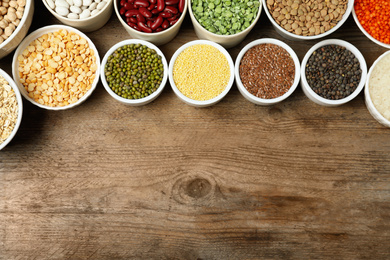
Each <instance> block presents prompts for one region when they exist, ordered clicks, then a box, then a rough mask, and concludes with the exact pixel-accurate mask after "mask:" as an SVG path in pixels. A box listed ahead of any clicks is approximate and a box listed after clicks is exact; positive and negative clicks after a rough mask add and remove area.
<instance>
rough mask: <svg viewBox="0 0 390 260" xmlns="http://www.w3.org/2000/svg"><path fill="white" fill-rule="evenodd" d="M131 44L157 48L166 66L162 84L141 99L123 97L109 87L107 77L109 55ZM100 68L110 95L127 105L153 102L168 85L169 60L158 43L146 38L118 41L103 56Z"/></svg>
mask: <svg viewBox="0 0 390 260" xmlns="http://www.w3.org/2000/svg"><path fill="white" fill-rule="evenodd" d="M129 44H142V45H144V46H147V47H149V48H150V49H153V50H155V51H156V52H157V54H158V55H160V56H161V61H162V63H163V66H164V75H163V78H162V81H161V84H160V86H159V87H158V88H157V90H156V91H155V92H153V93H152V94H150V95H149V96H146V97H144V98H140V99H127V98H123V97H121V96H119V95H117V94H116V93H115V92H114V91H113V90H112V89H111V88H110V87H109V85H108V82H107V79H106V74H105V66H106V63H107V60H108V57H109V56H110V55H111V54H112V53H113V52H114V51H115V50H117V49H118V48H119V47H122V46H125V45H129ZM100 70H101V71H100V78H101V81H102V83H103V86H104V88H105V89H106V91H107V92H108V94H110V96H111V97H113V98H114V99H116V100H117V101H120V102H122V103H124V104H126V105H130V106H142V105H146V104H148V103H150V102H152V101H153V100H155V99H156V98H157V97H158V96H159V95H160V94H161V92H162V91H163V89H164V87H165V85H166V82H167V80H168V62H167V60H166V58H165V56H164V54H163V53H162V51H161V50H160V49H159V48H158V47H157V46H156V45H154V44H153V43H150V42H148V41H144V40H139V39H128V40H124V41H121V42H118V43H117V44H115V45H114V46H112V47H111V48H110V49H109V50H108V51H107V53H106V54H105V55H104V57H103V60H102V64H101V66H100Z"/></svg>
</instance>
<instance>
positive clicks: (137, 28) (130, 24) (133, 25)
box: [127, 22, 141, 31]
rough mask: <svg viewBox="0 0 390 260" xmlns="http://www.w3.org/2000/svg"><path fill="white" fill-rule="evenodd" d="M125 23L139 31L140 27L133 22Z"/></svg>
mask: <svg viewBox="0 0 390 260" xmlns="http://www.w3.org/2000/svg"><path fill="white" fill-rule="evenodd" d="M127 24H128V25H129V26H130V27H131V28H133V29H134V30H137V31H141V29H140V28H139V27H138V26H137V25H136V24H135V23H132V22H128V23H127Z"/></svg>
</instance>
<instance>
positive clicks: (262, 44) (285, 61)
mask: <svg viewBox="0 0 390 260" xmlns="http://www.w3.org/2000/svg"><path fill="white" fill-rule="evenodd" d="M235 79H236V84H237V87H238V90H239V91H240V93H241V94H242V95H243V96H244V97H245V98H246V99H247V100H249V101H250V102H252V103H254V104H257V105H265V106H266V105H273V104H276V103H279V102H281V101H283V100H285V99H286V98H288V97H289V96H290V95H291V94H292V93H293V92H294V90H295V89H296V88H297V86H298V83H299V79H300V62H299V59H298V56H297V55H296V54H295V52H294V50H293V49H292V48H291V47H290V46H288V45H287V44H286V43H284V42H282V41H280V40H277V39H271V38H263V39H258V40H255V41H253V42H250V43H249V44H247V45H246V46H245V47H244V48H243V49H242V50H241V51H240V53H239V54H238V56H237V58H236V62H235Z"/></svg>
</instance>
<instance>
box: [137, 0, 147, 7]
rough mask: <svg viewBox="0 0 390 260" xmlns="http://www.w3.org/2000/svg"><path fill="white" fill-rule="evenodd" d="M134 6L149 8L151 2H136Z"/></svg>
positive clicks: (141, 0) (144, 0) (143, 0)
mask: <svg viewBox="0 0 390 260" xmlns="http://www.w3.org/2000/svg"><path fill="white" fill-rule="evenodd" d="M134 6H137V7H148V6H149V2H148V1H146V0H135V1H134Z"/></svg>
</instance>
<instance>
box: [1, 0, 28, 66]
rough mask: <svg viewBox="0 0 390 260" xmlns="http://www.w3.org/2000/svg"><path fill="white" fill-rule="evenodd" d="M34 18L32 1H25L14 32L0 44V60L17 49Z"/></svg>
mask: <svg viewBox="0 0 390 260" xmlns="http://www.w3.org/2000/svg"><path fill="white" fill-rule="evenodd" d="M33 16H34V0H26V5H25V7H24V13H23V16H22V19H21V20H20V23H19V25H18V26H17V27H16V29H15V31H14V32H13V33H12V34H11V36H10V37H8V38H7V39H6V40H5V41H4V42H2V43H1V44H0V59H2V58H4V57H5V56H7V55H8V54H10V53H11V52H12V51H13V50H15V49H16V47H18V45H19V43H20V42H21V41H22V40H23V38H24V37H25V36H26V35H27V32H28V30H29V29H30V26H31V22H32V19H33Z"/></svg>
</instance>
